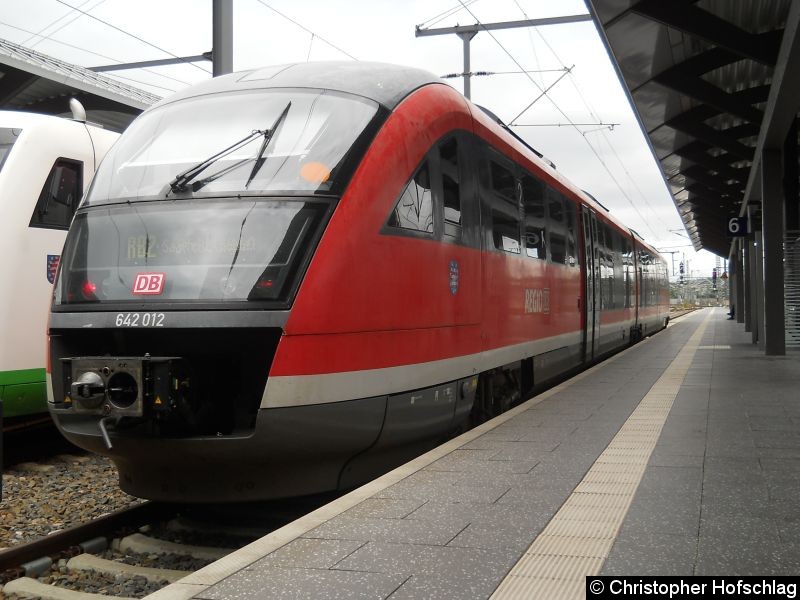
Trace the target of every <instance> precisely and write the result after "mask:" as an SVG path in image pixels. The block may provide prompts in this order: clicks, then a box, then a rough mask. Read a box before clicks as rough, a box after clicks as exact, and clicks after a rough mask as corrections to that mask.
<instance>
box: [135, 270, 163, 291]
mask: <svg viewBox="0 0 800 600" xmlns="http://www.w3.org/2000/svg"><path fill="white" fill-rule="evenodd" d="M164 279H166V275H165V274H164V273H137V274H136V279H135V280H134V282H133V293H134V294H139V295H142V296H144V295H147V294H152V295H158V294H160V293H161V292H163V291H164Z"/></svg>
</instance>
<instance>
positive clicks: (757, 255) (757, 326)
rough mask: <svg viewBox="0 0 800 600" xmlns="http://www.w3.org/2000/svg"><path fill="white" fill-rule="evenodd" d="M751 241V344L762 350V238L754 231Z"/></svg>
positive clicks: (759, 233) (758, 232)
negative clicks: (753, 238)
mask: <svg viewBox="0 0 800 600" xmlns="http://www.w3.org/2000/svg"><path fill="white" fill-rule="evenodd" d="M754 237H755V240H754V241H753V250H752V258H751V260H752V261H753V310H752V315H753V332H752V333H753V343H754V344H758V347H759V349H761V350H763V349H764V236H763V234H762V233H761V232H760V231H756V233H755V236H754Z"/></svg>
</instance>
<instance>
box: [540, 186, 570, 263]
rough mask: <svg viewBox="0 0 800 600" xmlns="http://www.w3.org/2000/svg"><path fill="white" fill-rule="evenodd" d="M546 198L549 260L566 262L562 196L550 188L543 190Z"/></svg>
mask: <svg viewBox="0 0 800 600" xmlns="http://www.w3.org/2000/svg"><path fill="white" fill-rule="evenodd" d="M545 195H546V198H547V215H548V219H547V225H548V233H549V234H550V260H551V261H552V262H553V263H555V264H559V265H563V264H565V263H566V257H567V235H566V233H567V231H566V224H565V222H564V197H563V196H562V195H561V194H559V193H558V192H557V191H555V190H554V189H552V188H547V190H546V192H545Z"/></svg>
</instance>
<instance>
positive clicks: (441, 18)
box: [417, 0, 478, 29]
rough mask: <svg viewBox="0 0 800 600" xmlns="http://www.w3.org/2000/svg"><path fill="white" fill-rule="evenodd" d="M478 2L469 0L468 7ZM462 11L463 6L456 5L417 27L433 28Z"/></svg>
mask: <svg viewBox="0 0 800 600" xmlns="http://www.w3.org/2000/svg"><path fill="white" fill-rule="evenodd" d="M477 1H478V0H467V5H470V4H475V3H476V2H477ZM461 9H462V6H461V4H456V5H455V6H452V7H450V8H448V9H447V10H446V11H444V12H440V13H439V14H438V15H436V16H435V17H431V18H430V19H427V20H426V21H423V22H422V23H420V24H419V25H417V29H427V28H429V27H433V26H434V25H436V24H437V23H439V22H440V21H444V20H445V19H446V18H447V17H449V16H451V15H454V14H456V13H457V12H458V11H460V10H461Z"/></svg>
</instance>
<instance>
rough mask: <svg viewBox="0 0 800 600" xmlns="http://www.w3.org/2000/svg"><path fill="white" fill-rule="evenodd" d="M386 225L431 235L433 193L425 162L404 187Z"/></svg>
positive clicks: (426, 162) (428, 170)
mask: <svg viewBox="0 0 800 600" xmlns="http://www.w3.org/2000/svg"><path fill="white" fill-rule="evenodd" d="M388 225H389V227H397V228H398V229H408V230H411V231H421V232H422V233H427V234H430V235H433V193H432V191H431V176H430V167H429V166H428V161H427V160H425V161H424V162H423V163H422V165H421V166H420V167H419V169H417V172H416V173H414V176H413V177H412V178H411V181H409V182H408V184H407V185H406V187H405V189H404V190H403V193H402V194H401V195H400V199H399V200H398V201H397V204H396V205H395V207H394V210H393V211H392V214H391V215H390V216H389V222H388Z"/></svg>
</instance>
